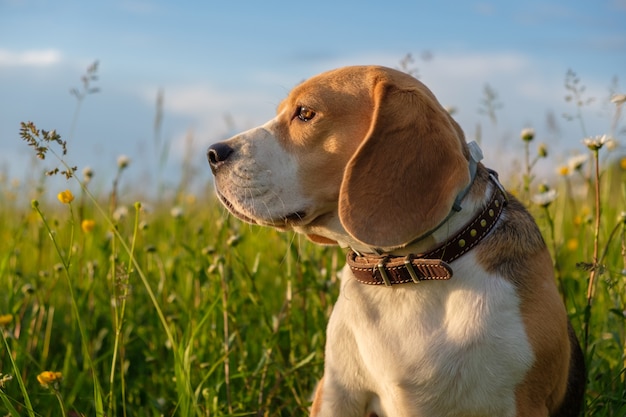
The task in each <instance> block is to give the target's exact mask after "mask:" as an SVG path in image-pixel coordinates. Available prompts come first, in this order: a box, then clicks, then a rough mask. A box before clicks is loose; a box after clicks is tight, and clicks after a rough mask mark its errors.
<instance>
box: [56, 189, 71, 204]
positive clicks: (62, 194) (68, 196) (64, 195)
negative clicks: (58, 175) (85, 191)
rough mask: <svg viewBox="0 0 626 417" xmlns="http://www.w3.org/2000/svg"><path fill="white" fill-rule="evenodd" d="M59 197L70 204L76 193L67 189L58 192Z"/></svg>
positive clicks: (61, 200) (62, 201)
mask: <svg viewBox="0 0 626 417" xmlns="http://www.w3.org/2000/svg"><path fill="white" fill-rule="evenodd" d="M57 198H58V199H59V201H60V202H61V203H63V204H70V203H71V202H72V201H74V194H72V192H71V191H70V190H65V191H61V192H60V193H59V194H57Z"/></svg>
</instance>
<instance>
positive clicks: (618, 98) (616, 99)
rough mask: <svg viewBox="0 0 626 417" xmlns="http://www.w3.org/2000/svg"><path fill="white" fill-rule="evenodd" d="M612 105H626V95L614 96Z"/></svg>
mask: <svg viewBox="0 0 626 417" xmlns="http://www.w3.org/2000/svg"><path fill="white" fill-rule="evenodd" d="M611 103H615V104H616V105H617V106H620V105H622V104H624V103H626V94H613V96H612V97H611Z"/></svg>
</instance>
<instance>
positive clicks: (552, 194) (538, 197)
mask: <svg viewBox="0 0 626 417" xmlns="http://www.w3.org/2000/svg"><path fill="white" fill-rule="evenodd" d="M555 199H556V190H554V189H550V190H546V191H542V192H540V193H539V194H535V195H534V196H533V197H532V200H533V203H535V204H537V205H538V206H541V207H543V208H547V207H548V206H549V205H550V204H552V202H553V201H554V200H555Z"/></svg>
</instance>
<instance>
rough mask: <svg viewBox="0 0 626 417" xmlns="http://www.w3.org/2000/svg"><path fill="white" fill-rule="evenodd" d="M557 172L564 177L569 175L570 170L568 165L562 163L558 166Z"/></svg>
mask: <svg viewBox="0 0 626 417" xmlns="http://www.w3.org/2000/svg"><path fill="white" fill-rule="evenodd" d="M556 172H557V173H558V174H559V175H560V176H562V177H567V176H568V175H569V174H570V170H569V167H568V166H567V165H561V166H560V167H558V168H557V170H556Z"/></svg>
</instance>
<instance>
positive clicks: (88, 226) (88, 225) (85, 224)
mask: <svg viewBox="0 0 626 417" xmlns="http://www.w3.org/2000/svg"><path fill="white" fill-rule="evenodd" d="M95 226H96V222H95V220H91V219H85V220H83V221H82V222H81V223H80V228H81V229H83V232H85V233H89V232H91V231H92V230H93V228H94V227H95Z"/></svg>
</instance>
